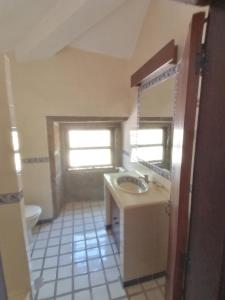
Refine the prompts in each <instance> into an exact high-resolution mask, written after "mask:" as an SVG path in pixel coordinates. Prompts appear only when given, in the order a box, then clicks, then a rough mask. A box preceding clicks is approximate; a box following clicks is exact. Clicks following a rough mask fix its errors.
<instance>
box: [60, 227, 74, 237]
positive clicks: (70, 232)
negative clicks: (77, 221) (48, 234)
mask: <svg viewBox="0 0 225 300" xmlns="http://www.w3.org/2000/svg"><path fill="white" fill-rule="evenodd" d="M72 233H73V229H72V227H67V228H64V229H63V231H62V234H65V235H67V234H72Z"/></svg>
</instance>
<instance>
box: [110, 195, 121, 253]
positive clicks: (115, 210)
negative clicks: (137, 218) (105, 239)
mask: <svg viewBox="0 0 225 300" xmlns="http://www.w3.org/2000/svg"><path fill="white" fill-rule="evenodd" d="M111 224H112V234H113V236H114V239H115V242H116V245H117V248H118V251H120V210H119V207H118V206H117V204H116V202H115V200H114V199H113V198H111Z"/></svg>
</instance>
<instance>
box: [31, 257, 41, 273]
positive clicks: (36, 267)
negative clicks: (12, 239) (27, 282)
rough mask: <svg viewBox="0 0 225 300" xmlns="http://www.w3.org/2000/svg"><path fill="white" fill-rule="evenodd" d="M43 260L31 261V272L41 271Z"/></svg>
mask: <svg viewBox="0 0 225 300" xmlns="http://www.w3.org/2000/svg"><path fill="white" fill-rule="evenodd" d="M42 265H43V259H32V261H31V268H32V270H33V271H36V270H40V269H42Z"/></svg>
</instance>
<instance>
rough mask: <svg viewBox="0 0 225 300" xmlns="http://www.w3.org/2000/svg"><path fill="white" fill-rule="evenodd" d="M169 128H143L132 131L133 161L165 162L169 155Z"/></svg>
mask: <svg viewBox="0 0 225 300" xmlns="http://www.w3.org/2000/svg"><path fill="white" fill-rule="evenodd" d="M167 135H168V134H167V128H166V127H162V128H141V129H139V130H136V131H132V132H131V134H130V141H131V147H132V148H131V161H132V162H135V161H137V160H144V161H148V162H163V161H165V158H166V156H167V153H166V151H167V148H168V147H166V144H167Z"/></svg>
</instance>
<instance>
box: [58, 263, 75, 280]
mask: <svg viewBox="0 0 225 300" xmlns="http://www.w3.org/2000/svg"><path fill="white" fill-rule="evenodd" d="M72 269H73V267H72V265H68V266H63V267H59V268H58V278H60V279H61V278H66V277H72V275H73V270H72Z"/></svg>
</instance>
